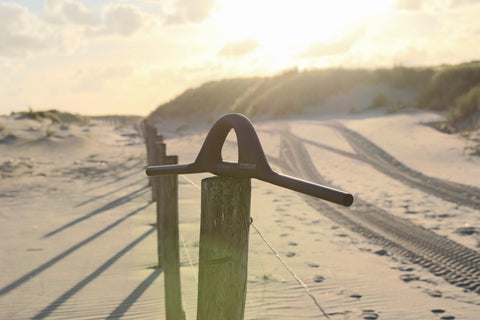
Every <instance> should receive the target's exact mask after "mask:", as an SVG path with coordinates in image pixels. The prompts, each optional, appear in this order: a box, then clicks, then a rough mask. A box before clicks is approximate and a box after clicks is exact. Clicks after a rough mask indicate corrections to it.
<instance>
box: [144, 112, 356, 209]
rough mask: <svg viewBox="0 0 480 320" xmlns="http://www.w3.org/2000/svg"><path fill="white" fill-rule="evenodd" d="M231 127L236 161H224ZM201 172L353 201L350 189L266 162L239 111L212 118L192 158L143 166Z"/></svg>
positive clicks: (154, 171)
mask: <svg viewBox="0 0 480 320" xmlns="http://www.w3.org/2000/svg"><path fill="white" fill-rule="evenodd" d="M231 129H234V130H235V134H236V135H237V144H238V163H232V162H225V161H223V159H222V147H223V144H224V142H225V139H226V138H227V135H228V133H229V132H230V130H231ZM202 172H211V173H213V174H216V175H219V176H233V177H247V178H256V179H259V180H262V181H265V182H269V183H272V184H275V185H278V186H281V187H284V188H287V189H290V190H294V191H298V192H301V193H304V194H308V195H311V196H314V197H317V198H320V199H323V200H327V201H330V202H334V203H337V204H341V205H344V206H346V207H348V206H350V205H351V204H352V203H353V196H352V195H351V194H349V193H346V192H343V191H340V190H337V189H333V188H329V187H326V186H322V185H320V184H316V183H312V182H308V181H305V180H301V179H297V178H294V177H290V176H287V175H283V174H279V173H277V172H274V171H273V170H272V169H271V168H270V165H269V164H268V162H267V158H266V157H265V153H264V152H263V149H262V146H261V145H260V140H259V139H258V136H257V133H256V132H255V129H254V127H253V125H252V123H251V122H250V120H248V118H246V117H245V116H243V115H241V114H227V115H225V116H223V117H221V118H220V119H219V120H217V122H215V124H214V125H213V126H212V128H211V129H210V131H209V133H208V135H207V138H206V139H205V142H204V143H203V145H202V148H201V149H200V152H199V154H198V156H197V158H196V159H195V162H193V163H191V164H181V165H166V166H150V167H148V168H147V170H146V173H147V175H148V176H156V175H164V174H189V173H202Z"/></svg>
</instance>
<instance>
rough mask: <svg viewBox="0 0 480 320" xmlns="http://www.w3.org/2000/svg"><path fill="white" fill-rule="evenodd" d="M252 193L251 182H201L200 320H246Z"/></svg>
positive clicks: (215, 178) (226, 180) (220, 179)
mask: <svg viewBox="0 0 480 320" xmlns="http://www.w3.org/2000/svg"><path fill="white" fill-rule="evenodd" d="M250 193H251V185H250V179H249V178H231V177H212V178H207V179H203V180H202V209H201V210H202V213H201V226H200V256H199V277H198V278H199V279H198V304H197V305H198V307H197V320H224V319H229V320H243V317H244V311H245V299H246V293H247V264H248V234H249V227H250Z"/></svg>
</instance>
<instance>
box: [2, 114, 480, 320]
mask: <svg viewBox="0 0 480 320" xmlns="http://www.w3.org/2000/svg"><path fill="white" fill-rule="evenodd" d="M441 119H442V115H441V114H438V113H432V112H420V111H414V110H410V109H406V110H404V111H402V112H399V113H397V114H392V115H385V114H384V113H383V112H382V110H377V111H375V112H370V113H364V114H361V115H349V116H341V117H332V116H329V117H326V116H324V117H321V116H315V117H309V118H308V119H306V118H292V119H284V120H263V121H253V124H254V126H255V128H256V130H257V133H258V135H259V138H260V141H261V143H262V146H263V148H264V150H265V153H266V154H267V156H268V159H269V161H270V164H271V166H272V167H273V168H274V169H275V170H276V171H279V172H284V173H286V174H289V175H293V176H296V177H299V178H302V179H306V180H310V181H314V182H317V183H325V184H327V185H330V186H335V187H337V188H340V189H343V190H346V191H348V192H350V193H352V194H354V196H355V203H354V205H353V206H352V207H351V208H350V209H343V208H339V206H336V205H330V204H328V205H326V204H324V202H322V201H316V200H313V199H311V198H309V197H307V196H303V195H301V194H298V193H296V192H293V191H290V190H286V189H282V188H280V187H277V186H273V185H269V184H267V183H264V182H261V181H257V180H252V203H251V216H252V218H253V227H252V228H251V229H250V244H249V246H250V248H249V266H248V283H247V301H246V309H245V319H258V320H260V319H324V318H326V317H325V316H324V315H323V313H322V310H321V309H323V310H324V311H325V312H326V313H327V314H328V316H329V317H330V318H331V319H472V320H473V319H478V315H479V314H480V296H479V290H480V273H479V272H480V271H479V270H478V265H479V263H480V262H479V260H478V257H479V254H480V252H479V251H480V229H479V227H478V226H479V225H480V211H479V210H480V194H479V193H478V190H480V179H479V177H480V156H479V155H478V154H476V153H475V152H476V151H475V150H476V149H475V146H478V137H479V133H478V131H477V132H473V133H471V135H469V136H468V137H466V136H461V135H458V134H450V135H449V134H445V133H442V132H440V131H437V130H435V129H434V128H432V127H431V126H430V125H429V123H431V122H435V121H440V120H441ZM0 125H1V128H2V131H0V174H1V179H0V239H1V240H0V252H1V254H0V270H2V277H1V278H0V319H105V318H109V319H118V318H122V319H164V317H165V308H164V301H163V298H164V293H163V286H164V283H163V274H162V270H156V269H153V268H152V267H153V266H154V265H155V264H156V262H157V257H156V231H155V228H154V226H152V224H153V223H155V203H152V202H151V195H150V189H149V187H148V186H147V177H146V175H145V167H146V155H145V145H144V144H143V140H142V138H141V137H140V136H139V135H138V132H136V131H135V129H134V127H133V126H130V125H129V126H119V125H117V124H112V123H106V122H102V121H97V122H93V123H92V125H91V126H76V125H70V126H69V127H68V128H66V127H64V128H60V126H58V125H53V124H50V123H49V122H47V121H43V122H39V121H35V120H28V119H22V120H17V119H14V117H13V116H0ZM179 127H181V130H177V129H178V128H179ZM157 128H158V131H159V132H160V133H162V134H164V136H165V138H166V144H167V154H169V155H178V156H179V162H180V163H190V162H192V161H193V160H194V159H195V157H196V155H197V153H198V151H199V149H200V147H201V145H202V143H203V140H204V138H205V136H206V134H207V131H208V129H209V128H208V127H187V126H184V125H182V124H179V123H170V124H169V125H168V126H167V125H162V124H161V123H158V124H157ZM52 132H53V133H52ZM475 139H477V140H475ZM223 154H224V158H225V159H227V160H234V161H235V160H236V159H235V155H236V145H235V139H234V137H231V139H229V140H228V141H227V143H226V144H225V146H224V149H223ZM292 154H293V156H292ZM207 176H209V175H208V174H197V175H188V176H180V177H179V219H180V240H181V242H180V258H181V284H182V296H183V307H184V310H185V313H186V317H187V319H195V318H196V304H197V277H198V276H197V274H198V241H199V232H200V227H199V223H200V189H199V186H200V184H201V179H203V178H205V177H207ZM377 222H379V223H378V224H377ZM380 222H381V223H380ZM397 227H398V228H397ZM409 228H410V229H409ZM404 229H406V230H412V231H411V232H412V234H411V235H409V237H410V238H411V239H413V240H412V242H408V241H406V240H404V239H403V238H402V237H403V236H402V234H400V233H398V234H397V233H395V231H392V230H398V231H399V232H400V231H402V230H404ZM259 232H260V233H261V235H262V236H260V234H259ZM410 238H409V239H410ZM266 242H268V244H269V245H270V246H271V247H272V248H274V250H275V252H274V251H272V249H271V248H269V246H268V245H267V244H266ZM435 243H438V247H439V248H445V250H444V252H443V251H441V250H440V249H438V248H437V247H435ZM424 244H426V245H424ZM428 246H431V249H428V248H430V247H428ZM457 253H458V257H457V256H456V254H457ZM278 257H281V259H282V260H283V261H284V263H282V262H281V261H280V259H279V258H278ZM462 259H463V260H462ZM476 259H477V260H476ZM465 265H472V268H471V269H465V268H464V266H465ZM436 266H437V267H438V269H435V267H436ZM475 268H476V271H472V270H474V269H475ZM293 274H294V275H295V276H296V277H297V279H296V278H295V277H294V275H293ZM298 279H300V280H301V281H302V282H303V283H304V284H305V287H304V286H302V285H301V284H300V283H299V282H298ZM455 279H458V280H457V281H456V282H455ZM306 288H307V289H306Z"/></svg>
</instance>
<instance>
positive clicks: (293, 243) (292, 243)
mask: <svg viewBox="0 0 480 320" xmlns="http://www.w3.org/2000/svg"><path fill="white" fill-rule="evenodd" d="M288 245H289V246H294V247H295V246H298V243H296V242H292V241H291V242H289V243H288Z"/></svg>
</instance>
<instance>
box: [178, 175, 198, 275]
mask: <svg viewBox="0 0 480 320" xmlns="http://www.w3.org/2000/svg"><path fill="white" fill-rule="evenodd" d="M182 178H184V179H185V180H187V182H189V183H190V184H191V185H193V186H194V187H195V188H197V189H199V190H201V188H200V187H199V186H198V185H197V184H195V182H193V181H192V180H190V179H189V178H187V177H186V176H184V175H182ZM180 238H181V240H182V246H183V250H184V251H185V254H186V255H187V258H188V262H189V263H190V266H191V268H192V273H193V277H194V278H195V281H197V283H198V278H197V274H196V273H195V269H194V268H193V261H192V257H191V256H190V254H189V253H188V250H187V245H186V242H185V238H184V237H183V233H182V232H181V231H180Z"/></svg>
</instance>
